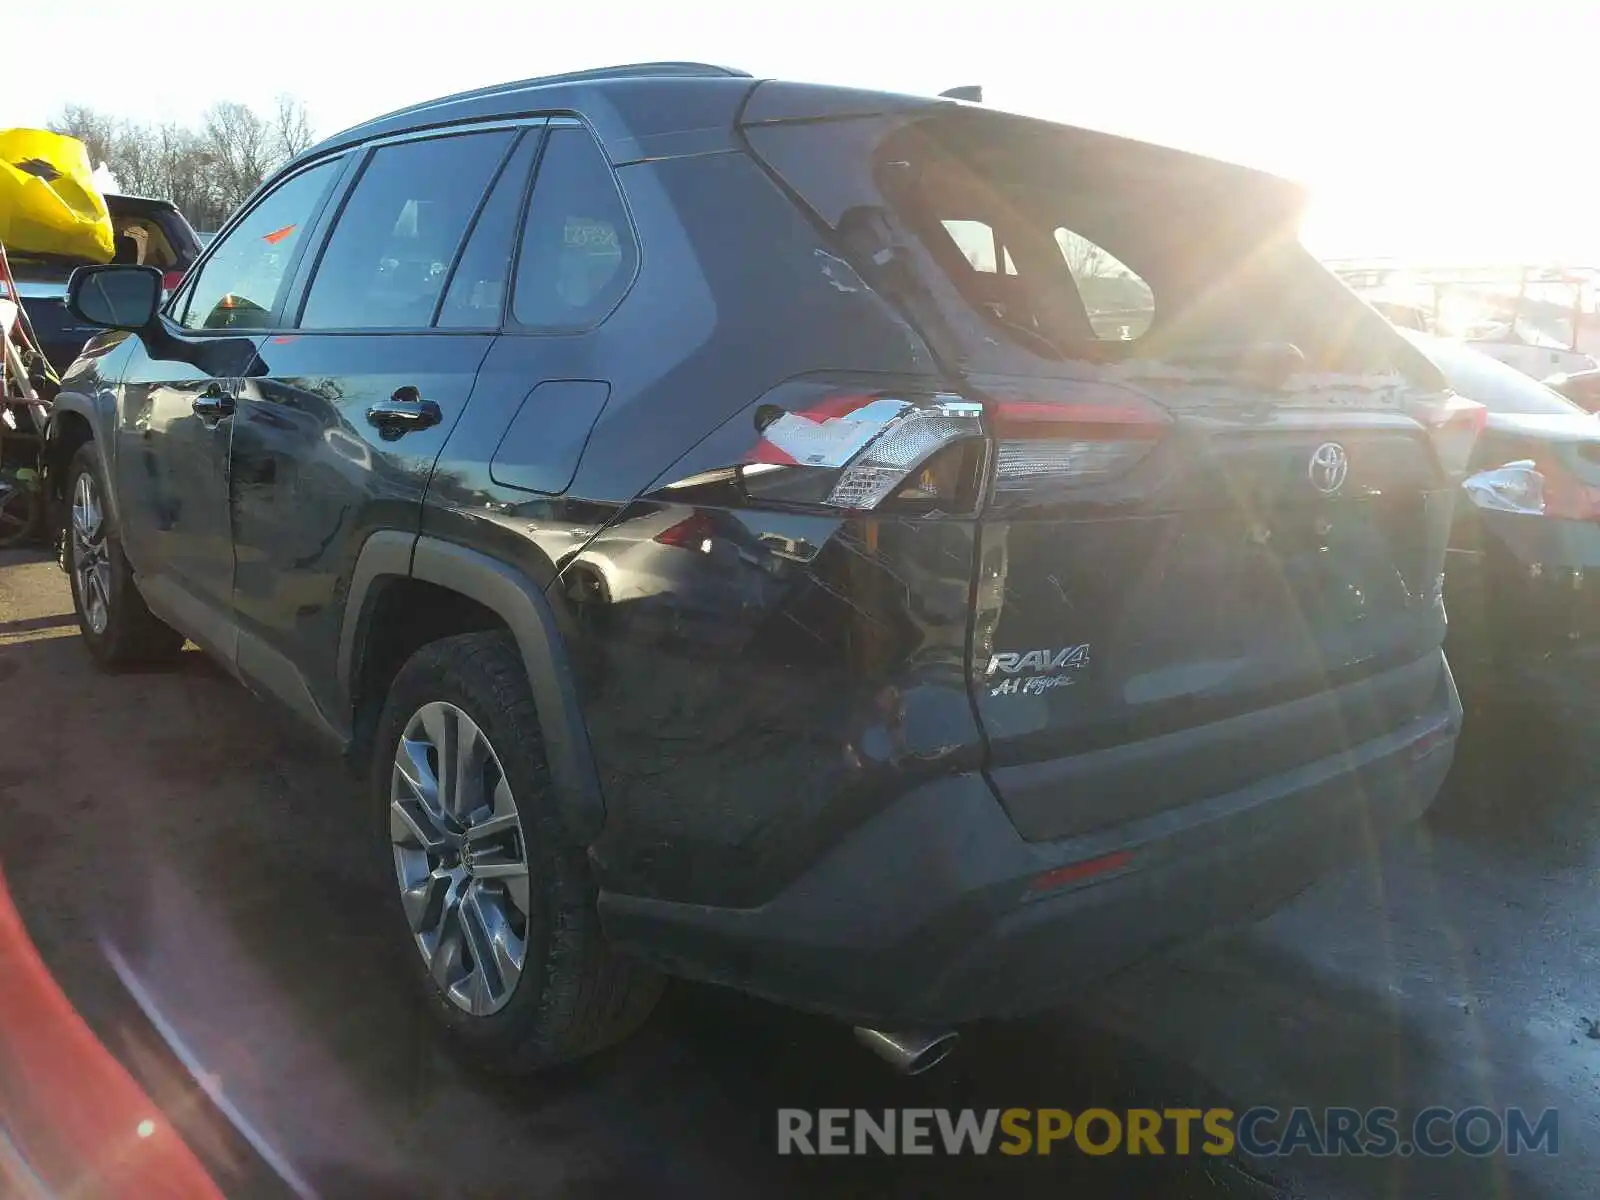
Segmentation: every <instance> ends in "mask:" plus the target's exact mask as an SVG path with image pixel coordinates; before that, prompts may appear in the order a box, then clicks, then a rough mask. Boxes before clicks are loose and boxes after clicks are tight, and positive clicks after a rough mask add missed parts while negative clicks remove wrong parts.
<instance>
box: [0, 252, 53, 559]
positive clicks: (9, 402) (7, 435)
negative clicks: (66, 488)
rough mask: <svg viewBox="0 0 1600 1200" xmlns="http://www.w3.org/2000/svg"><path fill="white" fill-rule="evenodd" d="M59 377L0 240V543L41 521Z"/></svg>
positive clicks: (17, 539) (26, 534)
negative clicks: (47, 433) (42, 468)
mask: <svg viewBox="0 0 1600 1200" xmlns="http://www.w3.org/2000/svg"><path fill="white" fill-rule="evenodd" d="M55 382H56V380H55V375H54V372H52V371H51V370H50V367H49V364H48V362H47V361H46V359H45V356H44V352H43V349H42V348H41V346H40V344H39V340H38V338H37V336H36V335H35V334H34V332H33V326H32V324H31V323H30V322H29V321H28V313H27V310H26V309H25V308H23V307H22V297H21V294H20V293H19V291H18V289H17V283H16V278H15V277H14V276H13V275H12V273H11V263H10V261H9V260H8V259H7V258H6V251H5V246H4V245H3V244H0V548H3V547H7V546H15V545H18V544H20V543H23V542H26V541H28V540H29V539H30V538H33V537H35V536H37V535H38V533H39V531H40V529H41V528H42V526H43V522H44V494H43V490H42V487H41V477H40V472H39V464H40V452H41V450H42V448H43V442H44V429H45V422H46V420H47V418H48V417H49V412H50V406H49V396H48V393H50V392H52V391H53V390H54V384H55Z"/></svg>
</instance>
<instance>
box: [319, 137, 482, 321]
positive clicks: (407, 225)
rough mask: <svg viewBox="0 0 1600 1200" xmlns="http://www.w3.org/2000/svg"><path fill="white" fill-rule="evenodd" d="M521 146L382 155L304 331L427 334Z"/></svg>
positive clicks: (342, 230)
mask: <svg viewBox="0 0 1600 1200" xmlns="http://www.w3.org/2000/svg"><path fill="white" fill-rule="evenodd" d="M512 136H513V134H512V132H511V131H510V130H497V131H495V132H493V133H474V134H463V135H460V136H456V137H441V138H430V139H428V140H426V141H419V142H401V143H399V144H397V145H393V146H384V147H381V148H380V149H378V150H377V151H375V152H374V153H373V155H372V158H371V160H370V161H369V162H368V163H367V167H366V170H364V171H363V172H362V173H361V178H360V179H359V180H358V181H357V182H356V186H355V190H354V191H353V192H352V193H351V195H350V199H349V201H348V202H347V203H346V204H345V206H344V210H343V211H342V212H341V213H340V214H339V219H338V221H337V223H336V224H335V225H334V227H333V232H332V233H331V234H330V235H329V237H328V243H327V247H326V249H324V251H323V253H322V261H321V262H320V263H318V264H317V271H316V275H315V276H314V277H313V279H312V281H311V289H310V291H309V292H308V293H307V295H306V303H305V308H304V310H303V311H302V313H301V315H300V322H299V323H300V327H301V328H302V329H415V328H420V327H422V326H426V325H428V324H429V323H430V322H431V321H432V320H433V310H434V306H435V305H437V304H438V302H439V295H440V293H441V292H442V291H443V290H444V280H445V275H446V274H447V273H448V272H449V270H450V264H451V262H452V261H453V260H454V258H455V256H456V249H457V248H458V247H459V246H460V245H461V239H462V237H463V236H464V235H465V234H466V231H467V224H468V222H470V221H471V220H472V216H473V213H475V212H476V211H477V209H478V204H479V201H481V200H482V199H483V194H484V191H485V190H486V189H487V188H488V186H489V181H490V180H491V179H492V178H493V177H494V173H495V170H496V168H498V167H499V165H500V162H501V160H502V159H503V158H504V157H505V152H506V149H507V147H508V146H509V145H510V142H511V138H512Z"/></svg>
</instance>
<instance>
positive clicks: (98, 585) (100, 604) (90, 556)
mask: <svg viewBox="0 0 1600 1200" xmlns="http://www.w3.org/2000/svg"><path fill="white" fill-rule="evenodd" d="M72 572H73V575H74V576H75V578H76V580H77V584H78V603H79V604H80V605H82V606H83V617H84V620H85V621H87V622H88V623H89V629H90V631H91V632H93V633H94V634H95V636H96V637H98V636H100V635H101V634H103V633H105V631H106V627H107V626H108V625H110V623H111V559H110V557H109V555H108V553H107V550H106V518H105V508H104V506H103V505H102V504H101V502H100V485H99V483H98V482H96V480H95V477H94V472H92V471H84V472H82V473H81V474H80V475H79V476H78V482H77V484H76V485H75V486H74V487H73V489H72Z"/></svg>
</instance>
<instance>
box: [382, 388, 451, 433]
mask: <svg viewBox="0 0 1600 1200" xmlns="http://www.w3.org/2000/svg"><path fill="white" fill-rule="evenodd" d="M442 420H444V413H443V412H441V411H440V410H439V406H438V405H437V404H435V403H434V402H433V401H432V400H424V399H423V398H422V396H421V394H420V393H418V391H417V389H416V388H414V387H401V388H396V389H395V391H394V395H392V396H390V397H389V399H387V400H379V401H378V402H377V403H376V404H374V405H372V406H371V407H370V408H368V409H367V423H368V424H369V425H375V426H377V428H378V432H379V434H381V435H382V437H383V438H384V439H385V440H387V441H393V440H394V439H395V438H397V437H400V436H401V435H403V434H407V433H410V432H411V431H412V430H414V429H427V428H428V427H430V426H432V425H437V424H438V423H439V422H440V421H442Z"/></svg>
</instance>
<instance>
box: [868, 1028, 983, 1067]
mask: <svg viewBox="0 0 1600 1200" xmlns="http://www.w3.org/2000/svg"><path fill="white" fill-rule="evenodd" d="M960 1036H961V1035H960V1034H958V1033H957V1032H956V1031H955V1030H954V1029H912V1030H898V1031H891V1030H884V1029H868V1028H867V1027H866V1026H864V1025H857V1026H856V1041H858V1042H860V1043H861V1044H862V1045H863V1046H865V1047H866V1048H867V1049H868V1050H871V1051H872V1052H873V1053H874V1054H876V1055H877V1056H878V1057H879V1058H881V1059H883V1061H884V1062H886V1063H888V1064H889V1065H890V1066H891V1067H893V1068H894V1069H895V1070H896V1071H899V1072H900V1074H902V1075H921V1074H922V1073H923V1072H924V1071H931V1070H932V1069H933V1068H934V1067H936V1066H938V1065H939V1064H940V1063H942V1062H943V1061H944V1060H945V1059H946V1058H948V1057H949V1056H950V1051H952V1050H954V1049H955V1048H956V1041H957V1039H958V1038H959V1037H960Z"/></svg>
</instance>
